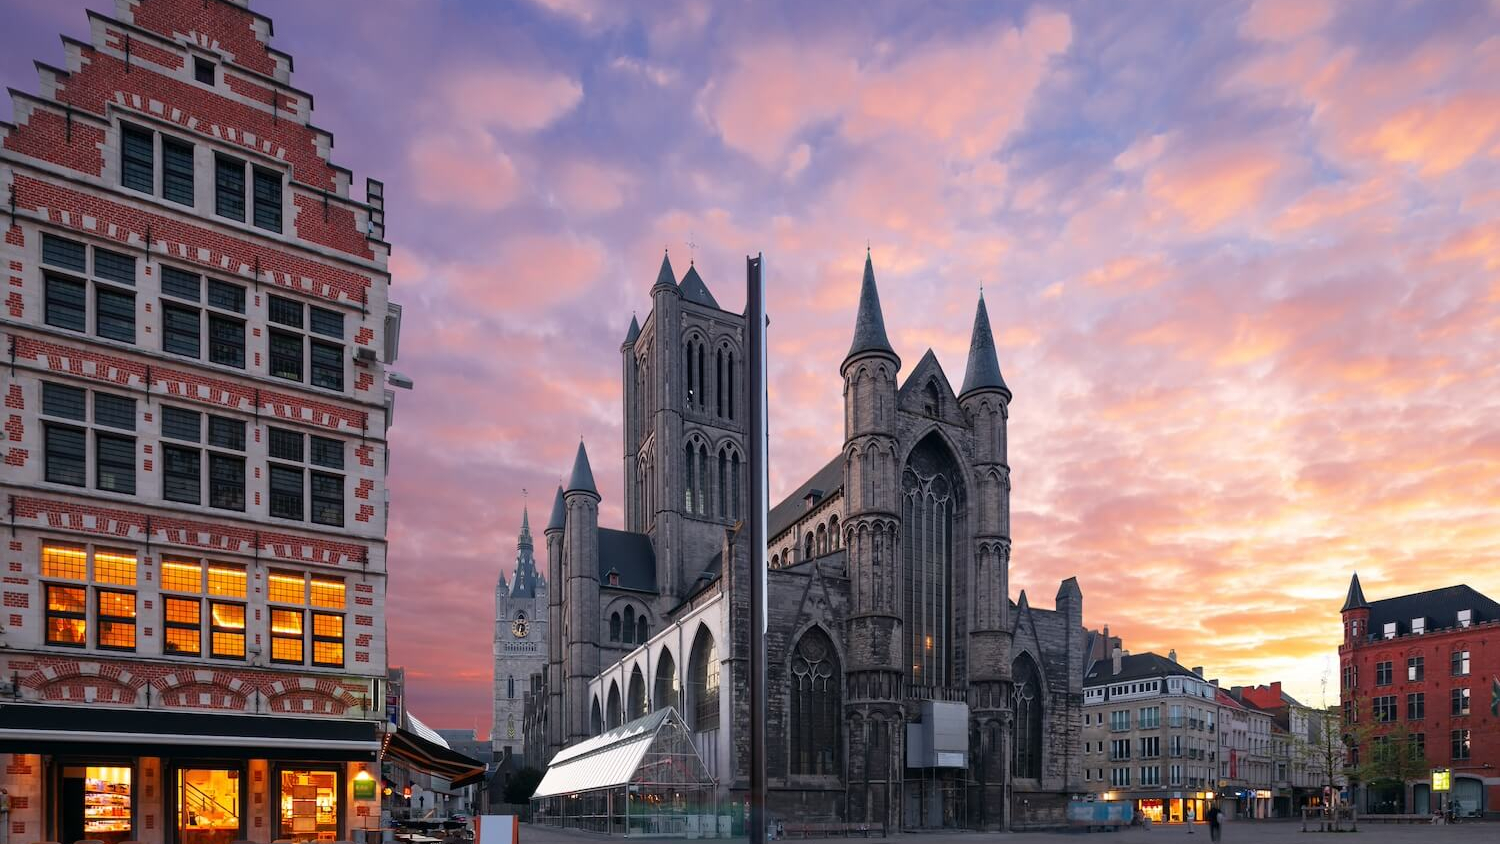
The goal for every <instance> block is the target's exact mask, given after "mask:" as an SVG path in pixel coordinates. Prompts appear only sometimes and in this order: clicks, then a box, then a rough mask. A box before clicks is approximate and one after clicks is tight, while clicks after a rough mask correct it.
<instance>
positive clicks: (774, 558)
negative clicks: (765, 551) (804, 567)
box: [771, 554, 781, 569]
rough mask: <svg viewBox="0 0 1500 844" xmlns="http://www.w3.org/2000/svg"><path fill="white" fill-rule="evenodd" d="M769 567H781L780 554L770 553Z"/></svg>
mask: <svg viewBox="0 0 1500 844" xmlns="http://www.w3.org/2000/svg"><path fill="white" fill-rule="evenodd" d="M771 568H773V569H779V568H781V555H780V554H772V555H771Z"/></svg>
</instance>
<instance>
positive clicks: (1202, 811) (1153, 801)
mask: <svg viewBox="0 0 1500 844" xmlns="http://www.w3.org/2000/svg"><path fill="white" fill-rule="evenodd" d="M1192 793H1194V794H1197V793H1199V792H1192ZM1208 806H1209V801H1207V800H1204V799H1202V798H1199V797H1188V798H1178V797H1172V798H1155V797H1147V798H1142V799H1139V800H1137V801H1135V810H1136V813H1137V814H1139V815H1140V816H1141V817H1144V818H1148V819H1150V821H1151V823H1153V824H1163V823H1183V822H1185V821H1186V820H1187V813H1188V810H1189V809H1192V811H1193V822H1194V823H1206V822H1207V818H1208V815H1207V812H1208Z"/></svg>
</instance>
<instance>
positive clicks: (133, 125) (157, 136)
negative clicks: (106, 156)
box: [117, 120, 198, 208]
mask: <svg viewBox="0 0 1500 844" xmlns="http://www.w3.org/2000/svg"><path fill="white" fill-rule="evenodd" d="M117 125H118V127H119V128H118V138H119V143H120V156H119V159H118V168H119V173H120V178H119V187H122V188H125V189H126V190H128V191H131V192H132V193H133V194H139V195H144V196H149V197H151V198H153V199H159V200H161V201H163V202H169V203H171V204H172V205H175V206H177V207H180V208H197V207H198V186H197V183H198V179H197V171H198V144H197V143H195V142H194V141H193V140H191V139H189V138H186V137H183V136H181V135H177V134H175V133H171V132H164V131H162V130H161V129H158V128H155V127H153V126H148V125H145V124H143V123H141V122H138V121H135V120H121V121H119V122H118V124H117ZM131 134H136V135H149V136H150V140H151V153H150V157H151V161H150V167H151V170H150V173H149V174H148V178H149V180H150V182H151V189H150V190H145V189H143V188H141V187H140V186H139V184H131V183H130V181H128V176H127V174H128V173H129V172H130V170H129V168H128V167H127V164H129V163H130V156H131V149H130V143H129V141H128V137H129V136H130V135H131ZM173 145H175V146H177V147H179V148H181V147H186V148H187V161H188V172H187V194H188V197H189V200H188V201H187V202H183V201H182V200H181V199H174V198H173V197H171V196H169V195H168V182H169V177H168V175H167V171H168V163H167V147H168V146H173ZM137 157H138V156H137ZM180 163H181V162H180V160H179V161H178V164H179V165H180ZM134 166H136V167H139V166H140V164H139V161H137V162H136V163H135V164H134ZM176 175H177V178H181V177H182V173H181V170H180V166H179V170H178V173H177V174H176ZM179 196H180V194H179Z"/></svg>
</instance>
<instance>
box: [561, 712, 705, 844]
mask: <svg viewBox="0 0 1500 844" xmlns="http://www.w3.org/2000/svg"><path fill="white" fill-rule="evenodd" d="M531 805H532V810H533V811H532V817H533V819H534V821H535V822H537V823H543V824H547V825H549V826H560V827H572V828H576V829H587V830H592V831H594V832H607V833H612V834H616V835H646V836H654V837H660V836H678V835H680V836H684V837H694V838H698V837H703V838H708V837H718V836H719V835H727V834H728V833H729V823H728V818H727V817H725V818H723V819H721V818H720V817H719V812H718V805H717V800H716V798H715V783H714V779H713V777H711V776H709V773H708V768H707V767H705V766H704V764H703V759H702V758H701V757H699V756H698V750H697V748H695V747H694V746H693V739H692V734H691V733H690V732H689V731H688V728H687V725H686V724H684V723H683V721H682V716H680V715H678V714H677V711H676V710H675V709H673V708H671V707H665V708H663V709H658V710H656V711H655V712H652V713H651V714H649V715H646V716H643V717H641V718H637V719H636V720H634V721H631V722H629V723H627V724H622V725H620V726H619V727H616V728H615V729H613V730H610V731H608V732H606V733H603V734H601V735H598V736H595V737H594V738H591V739H589V740H588V741H584V742H580V743H578V744H576V745H574V746H573V747H570V748H567V749H566V750H563V751H561V752H559V753H558V754H557V755H556V756H554V757H553V758H552V762H551V764H550V765H548V767H547V774H546V776H544V777H542V782H541V784H540V785H538V786H537V789H536V793H535V794H533V795H532V798H531ZM721 828H722V832H721V831H720V830H721Z"/></svg>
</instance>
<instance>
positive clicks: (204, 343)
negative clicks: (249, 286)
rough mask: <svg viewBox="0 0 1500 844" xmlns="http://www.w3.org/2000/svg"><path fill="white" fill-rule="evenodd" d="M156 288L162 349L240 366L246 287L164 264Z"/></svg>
mask: <svg viewBox="0 0 1500 844" xmlns="http://www.w3.org/2000/svg"><path fill="white" fill-rule="evenodd" d="M161 293H162V300H161V323H162V332H161V335H162V336H161V345H162V349H163V350H164V351H166V352H168V353H170V354H174V355H182V356H183V357H189V358H194V359H199V360H202V359H205V358H206V359H207V360H208V361H209V362H210V363H217V364H220V365H222V366H232V367H234V368H235V369H244V368H245V318H244V314H245V288H243V287H241V286H240V285H238V284H230V283H229V282H226V281H219V280H218V279H213V278H209V279H205V278H204V277H203V276H201V275H199V274H197V273H194V272H189V271H187V270H181V269H178V268H176V267H170V266H165V265H164V266H162V267H161ZM205 350H207V355H206V356H205V355H204V351H205Z"/></svg>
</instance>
